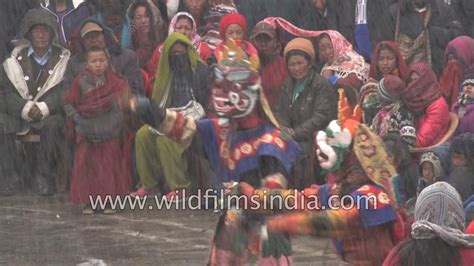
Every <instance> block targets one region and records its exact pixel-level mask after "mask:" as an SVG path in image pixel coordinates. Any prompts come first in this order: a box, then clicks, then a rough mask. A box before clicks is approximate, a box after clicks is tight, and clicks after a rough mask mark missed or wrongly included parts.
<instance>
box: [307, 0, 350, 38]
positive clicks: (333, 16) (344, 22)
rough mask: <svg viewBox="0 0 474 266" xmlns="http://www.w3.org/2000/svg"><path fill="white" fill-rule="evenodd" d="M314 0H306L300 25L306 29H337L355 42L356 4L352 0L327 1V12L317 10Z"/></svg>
mask: <svg viewBox="0 0 474 266" xmlns="http://www.w3.org/2000/svg"><path fill="white" fill-rule="evenodd" d="M311 2H312V0H305V3H304V8H303V11H302V14H301V16H300V18H299V26H300V27H301V28H302V29H305V30H314V31H320V30H336V31H339V32H340V33H341V34H342V35H343V36H344V37H345V38H346V39H347V40H348V41H349V42H351V43H352V44H354V5H353V3H351V1H341V0H333V1H328V2H327V5H326V7H327V13H326V14H321V13H320V12H319V11H317V10H316V9H315V8H314V7H313V4H312V3H311Z"/></svg>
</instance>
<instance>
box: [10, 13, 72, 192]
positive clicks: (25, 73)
mask: <svg viewBox="0 0 474 266" xmlns="http://www.w3.org/2000/svg"><path fill="white" fill-rule="evenodd" d="M56 28H57V24H56V20H55V19H54V17H53V16H52V15H51V14H49V13H48V12H46V11H45V10H42V9H32V10H30V11H28V13H27V14H26V15H25V17H24V19H23V21H22V23H21V26H20V36H21V38H22V39H20V40H19V41H18V43H17V44H16V46H15V48H14V49H13V51H12V53H11V56H10V57H9V58H7V59H6V60H5V62H4V63H3V70H4V71H2V77H1V80H2V86H1V89H2V93H3V94H4V95H5V101H6V105H7V113H8V114H9V115H10V116H12V117H14V118H15V119H16V121H17V122H18V124H16V125H15V127H12V128H10V127H8V126H5V127H4V131H5V132H4V133H5V134H14V133H16V135H18V136H19V138H20V140H22V139H23V140H30V141H31V138H32V136H36V137H37V136H38V135H39V142H38V140H37V139H36V140H35V142H38V143H34V145H27V146H24V147H25V149H26V158H24V161H21V162H20V163H21V164H22V166H24V167H22V168H23V169H27V170H29V171H30V172H29V173H28V174H27V176H26V177H27V178H28V179H29V180H26V181H27V182H26V183H30V184H31V185H33V188H34V189H35V190H36V191H37V192H38V193H39V194H42V195H51V194H53V193H54V189H55V188H54V177H55V174H57V173H56V170H57V169H58V168H60V167H58V166H60V165H61V162H62V161H61V158H62V157H63V156H62V154H61V151H62V147H63V146H64V117H63V115H62V87H61V85H62V81H63V76H64V72H65V71H66V67H67V63H68V60H69V57H70V52H69V51H68V50H66V49H64V48H63V47H61V46H60V45H59V41H58V34H57V32H56ZM8 124H10V125H11V123H8ZM8 156H10V155H8ZM25 164H26V165H25ZM28 181H29V182H28Z"/></svg>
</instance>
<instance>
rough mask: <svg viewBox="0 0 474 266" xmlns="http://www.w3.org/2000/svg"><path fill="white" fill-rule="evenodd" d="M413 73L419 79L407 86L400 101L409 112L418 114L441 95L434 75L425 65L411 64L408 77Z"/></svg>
mask: <svg viewBox="0 0 474 266" xmlns="http://www.w3.org/2000/svg"><path fill="white" fill-rule="evenodd" d="M413 72H415V73H417V74H418V75H419V76H420V77H419V78H418V79H417V80H416V81H413V82H411V83H409V84H408V86H407V88H406V89H405V91H404V92H403V93H402V101H403V102H404V103H405V105H406V106H407V107H408V109H410V111H412V112H414V113H418V114H419V113H421V112H423V111H424V109H425V108H426V107H428V106H429V105H430V104H431V103H432V102H434V101H435V100H437V99H438V98H439V97H441V95H442V94H441V88H440V85H439V83H438V80H437V79H436V74H435V73H434V72H433V70H432V69H431V68H430V67H429V66H428V65H427V64H425V63H416V64H413V65H412V66H411V68H410V76H411V74H412V73H413Z"/></svg>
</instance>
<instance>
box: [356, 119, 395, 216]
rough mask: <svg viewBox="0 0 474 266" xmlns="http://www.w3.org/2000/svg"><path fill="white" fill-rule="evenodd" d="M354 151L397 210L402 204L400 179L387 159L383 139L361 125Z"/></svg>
mask: <svg viewBox="0 0 474 266" xmlns="http://www.w3.org/2000/svg"><path fill="white" fill-rule="evenodd" d="M353 149H354V153H355V154H356V156H357V159H358V160H359V162H360V164H361V166H362V168H363V169H364V171H365V173H366V174H367V176H368V177H369V179H370V180H371V181H372V182H374V183H375V184H377V185H379V186H382V187H383V188H384V189H385V190H386V191H387V193H388V195H389V198H390V199H391V202H392V204H393V206H394V208H395V209H396V210H397V209H398V205H399V204H400V202H401V197H400V194H399V192H398V190H397V188H398V185H397V182H398V179H399V177H398V174H397V171H396V168H395V166H394V165H393V164H391V163H390V162H388V161H387V159H386V158H387V152H386V151H385V146H384V144H383V141H382V139H381V138H380V137H379V136H377V135H376V134H375V133H374V132H372V131H371V130H370V129H369V128H368V127H367V126H366V125H364V124H359V126H358V128H357V131H356V135H355V139H354V144H353Z"/></svg>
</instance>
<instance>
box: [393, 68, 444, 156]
mask: <svg viewBox="0 0 474 266" xmlns="http://www.w3.org/2000/svg"><path fill="white" fill-rule="evenodd" d="M410 70H411V71H410V77H409V79H408V82H407V83H408V86H407V88H406V89H405V91H404V92H403V93H402V101H403V102H404V103H405V105H406V106H407V107H408V109H409V110H410V111H411V112H412V113H413V115H414V116H415V125H416V128H417V132H416V139H417V140H416V147H417V148H423V147H429V146H432V145H434V144H436V143H438V142H439V141H440V140H441V139H442V138H443V137H444V135H445V134H446V132H447V131H448V128H449V121H450V120H449V108H448V104H447V103H446V100H445V99H444V98H443V97H442V92H441V87H440V85H439V83H438V81H437V79H436V74H435V73H434V72H433V70H432V69H431V68H430V67H429V66H428V65H426V64H424V63H416V64H414V65H412V67H411V69H410Z"/></svg>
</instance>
